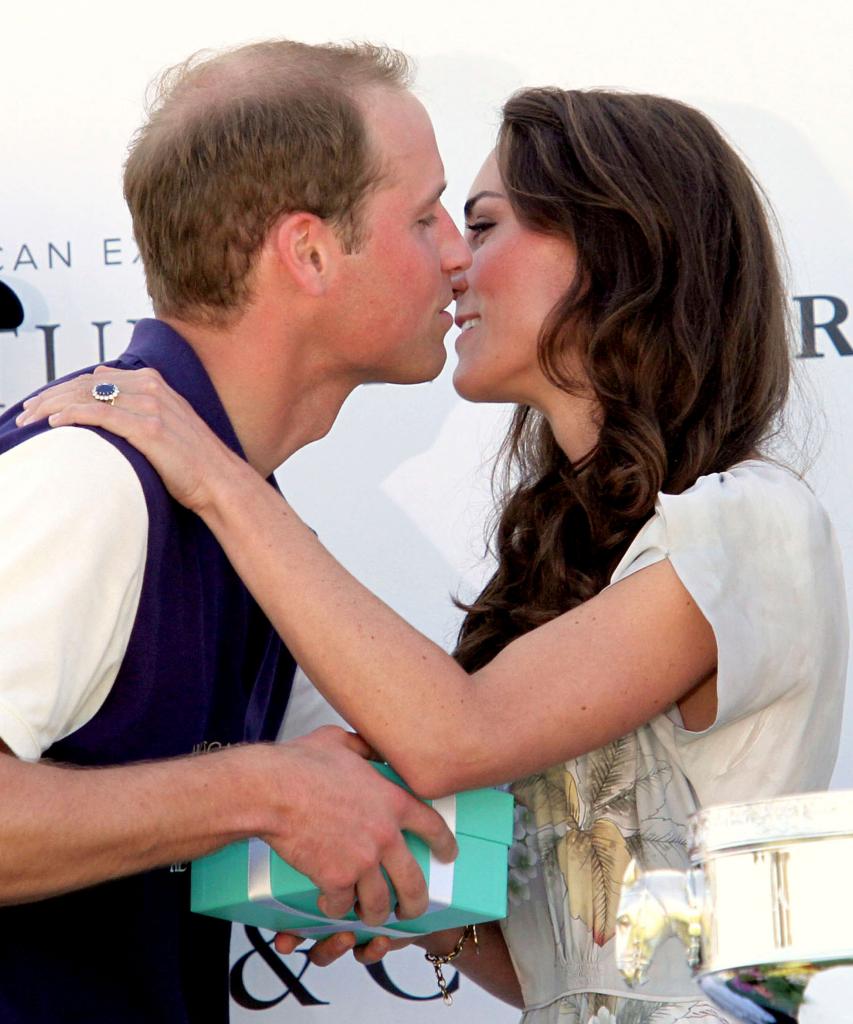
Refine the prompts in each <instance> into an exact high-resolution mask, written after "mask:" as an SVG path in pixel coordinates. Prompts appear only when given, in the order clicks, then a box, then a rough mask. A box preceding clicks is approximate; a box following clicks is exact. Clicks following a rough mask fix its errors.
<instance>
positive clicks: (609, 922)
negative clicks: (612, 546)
mask: <svg viewBox="0 0 853 1024" xmlns="http://www.w3.org/2000/svg"><path fill="white" fill-rule="evenodd" d="M662 558H668V559H669V560H670V562H671V564H672V565H673V567H674V569H675V570H676V572H677V573H678V575H679V578H680V579H681V581H682V583H684V585H685V587H686V588H687V590H688V591H689V592H690V594H691V596H692V597H693V599H694V600H695V601H696V603H697V604H698V606H699V607H700V609H701V610H702V612H703V614H704V615H705V617H706V618H707V619H708V621H709V623H710V624H711V626H712V628H713V629H714V633H715V636H716V639H717V649H718V675H717V696H718V710H717V718H716V721H715V722H714V724H713V725H712V726H711V728H709V729H707V730H705V731H704V732H701V733H693V732H689V731H687V730H685V729H684V728H683V727H682V724H681V719H680V716H679V715H678V712H677V709H671V710H670V711H669V712H668V713H667V714H662V715H659V716H658V717H657V718H655V719H653V720H652V721H651V722H648V723H647V724H646V725H644V726H642V727H640V728H639V729H638V730H637V731H636V732H633V733H630V734H629V735H627V736H625V737H623V738H622V739H619V740H617V741H615V742H613V743H610V744H608V745H607V746H605V747H602V748H601V749H599V750H594V751H591V752H590V753H588V754H584V755H583V756H581V757H578V758H575V759H574V760H571V761H567V762H565V763H564V764H560V765H556V766H554V767H552V768H550V769H548V770H547V771H545V772H542V773H539V774H536V775H533V776H530V777H529V778H525V779H521V780H519V781H517V782H516V783H515V784H514V785H513V786H512V787H511V789H512V792H513V793H514V795H515V797H516V800H517V806H516V826H515V842H514V844H513V846H512V848H511V850H510V909H509V916H508V918H507V920H506V921H505V922H504V934H505V937H506V940H507V945H508V946H509V950H510V954H511V956H512V958H513V962H514V964H515V966H516V970H517V972H518V975H519V980H520V982H521V986H522V991H523V994H524V1000H525V1012H524V1017H523V1021H524V1024H675V1022H679V1021H685V1022H686V1021H706V1022H710V1024H720V1022H725V1021H728V1020H729V1019H730V1018H728V1017H727V1016H726V1015H725V1014H724V1013H723V1012H722V1011H721V1010H719V1009H718V1008H716V1007H715V1006H714V1005H712V1004H711V1003H709V1002H708V1001H707V1000H705V999H704V998H703V995H702V992H701V990H700V989H699V988H698V986H697V985H696V983H695V982H694V981H693V979H692V977H691V974H690V971H689V969H688V967H687V963H686V958H685V954H684V950H683V948H682V946H681V945H680V943H679V941H678V940H677V939H676V938H671V939H668V940H667V941H665V942H664V943H663V944H662V945H661V946H660V947H659V949H658V951H657V953H656V956H655V959H654V962H653V965H652V968H651V971H650V974H649V981H648V983H647V984H646V985H645V986H643V987H642V988H639V989H637V990H631V989H629V988H628V986H627V985H626V984H625V982H624V981H623V979H622V977H621V975H620V974H619V972H618V970H617V968H616V964H615V955H614V934H615V918H616V908H617V905H618V900H619V892H620V886H621V880H622V876H623V874H624V871H625V868H626V866H627V864H628V861H629V860H630V859H631V858H635V859H636V860H637V861H638V862H639V863H640V865H641V866H642V867H644V868H646V869H654V868H676V869H683V868H685V867H686V866H687V849H686V827H687V821H688V818H689V816H690V815H691V814H692V813H694V811H695V810H697V808H698V807H699V806H706V805H708V804H713V803H724V802H730V801H740V800H751V799H766V798H769V797H772V796H777V795H779V794H780V793H786V792H796V791H798V790H799V791H806V790H813V789H821V788H825V787H826V785H827V784H828V782H829V778H830V775H831V771H832V767H833V764H834V760H835V754H836V751H837V745H838V738H839V729H840V718H841V714H840V713H841V706H842V700H843V693H844V684H845V676H846V658H847V653H846V652H847V619H846V605H845V591H844V582H843V578H842V576H841V570H840V557H839V554H838V550H837V545H836V544H835V540H834V536H833V533H832V530H831V527H830V526H829V523H828V521H827V518H826V515H825V513H824V512H823V509H822V508H821V506H820V505H819V503H818V502H817V501H816V499H815V498H814V496H813V495H812V494H811V492H810V491H809V490H808V488H806V487H805V485H804V484H803V483H802V482H801V481H799V480H798V479H797V478H796V477H794V476H793V475H792V474H791V473H789V472H788V471H786V470H784V469H781V468H780V467H777V466H773V465H768V464H765V463H762V462H757V461H756V462H748V463H743V464H741V465H740V466H737V467H735V468H734V469H732V470H731V471H729V472H727V473H722V474H714V475H713V476H709V477H702V478H700V479H699V480H698V481H697V483H696V484H695V485H694V486H693V487H692V488H691V489H690V490H688V491H686V492H684V494H682V495H678V496H671V495H663V494H662V495H660V496H659V501H658V505H657V509H656V512H655V515H654V516H653V517H652V519H651V520H650V521H649V522H648V523H647V524H646V525H645V526H644V527H643V529H642V530H641V531H640V533H639V534H638V536H637V538H636V539H635V541H634V542H633V544H632V545H631V547H630V548H629V550H628V552H627V553H626V555H625V558H624V559H623V560H622V562H621V563H620V565H619V567H618V568H617V570H616V572H615V573H614V575H613V579H612V581H611V582H612V583H615V582H617V581H618V580H620V579H623V578H624V577H625V576H627V575H629V574H630V573H631V572H634V571H637V570H638V569H641V568H644V567H645V566H647V565H651V564H653V563H654V562H655V561H659V560H660V559H662Z"/></svg>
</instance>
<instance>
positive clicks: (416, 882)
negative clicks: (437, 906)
mask: <svg viewBox="0 0 853 1024" xmlns="http://www.w3.org/2000/svg"><path fill="white" fill-rule="evenodd" d="M382 866H383V867H384V868H385V870H386V871H387V872H388V877H389V878H390V879H391V884H392V885H393V886H394V892H395V893H396V894H397V917H399V918H401V919H410V918H413V917H420V916H421V914H424V913H426V909H427V907H428V906H429V892H428V891H427V885H426V882H425V880H424V875H423V871H421V868H420V865H419V864H418V862H417V861H416V860H415V858H414V857H413V856H412V853H411V851H410V850H409V848H408V846H406V843H405V840H404V839H403V837H402V835H401V836H400V841H399V842H398V843H396V844H395V845H394V846H393V847H392V848H391V849H390V850H389V851H388V852H386V854H385V857H384V858H383V861H382Z"/></svg>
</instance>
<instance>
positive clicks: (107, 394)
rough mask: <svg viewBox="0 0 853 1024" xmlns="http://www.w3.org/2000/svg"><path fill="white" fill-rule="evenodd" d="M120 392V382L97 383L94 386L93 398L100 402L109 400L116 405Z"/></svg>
mask: <svg viewBox="0 0 853 1024" xmlns="http://www.w3.org/2000/svg"><path fill="white" fill-rule="evenodd" d="M120 394H121V392H120V391H119V389H118V384H106V383H104V384H96V385H95V386H94V387H93V388H92V398H94V399H95V400H96V401H98V402H109V403H110V405H115V401H116V399H117V398H118V396H119V395H120Z"/></svg>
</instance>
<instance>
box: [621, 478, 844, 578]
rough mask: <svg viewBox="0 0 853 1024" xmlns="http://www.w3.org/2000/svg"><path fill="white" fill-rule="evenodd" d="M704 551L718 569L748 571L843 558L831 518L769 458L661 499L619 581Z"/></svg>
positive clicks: (630, 550) (796, 480) (800, 484)
mask: <svg viewBox="0 0 853 1024" xmlns="http://www.w3.org/2000/svg"><path fill="white" fill-rule="evenodd" d="M698 550H701V551H703V552H705V555H706V556H707V557H708V558H710V559H711V560H713V561H715V562H719V561H727V560H730V561H732V563H733V565H734V566H737V565H739V564H741V565H742V566H743V567H747V566H749V565H750V564H751V563H752V562H753V561H754V560H755V558H756V555H758V554H759V553H760V556H761V558H762V560H766V559H767V558H768V557H769V558H771V559H772V560H773V561H777V560H794V561H799V562H801V564H803V565H805V564H806V563H808V562H810V563H811V564H812V565H814V563H815V561H817V563H820V562H821V561H822V560H823V559H830V560H834V559H835V557H836V544H835V539H834V534H833V530H832V526H831V524H830V521H829V517H828V515H827V513H826V511H825V509H824V508H823V506H822V505H821V503H820V501H819V500H818V499H817V497H816V496H815V494H814V492H813V491H812V490H811V488H810V487H809V486H808V484H807V483H806V482H805V481H804V480H803V479H802V478H801V477H799V476H798V475H797V474H796V473H794V472H793V471H792V470H790V469H787V468H786V467H784V466H782V465H779V464H777V463H774V462H770V461H767V460H762V459H751V460H749V461H746V462H741V463H738V464H737V465H735V466H732V467H731V468H730V469H727V470H724V471H722V472H718V473H709V474H707V475H706V476H701V477H699V478H698V479H697V480H696V482H695V483H694V484H692V485H691V486H690V487H688V488H687V489H686V490H684V491H682V492H681V493H680V494H668V493H666V492H661V493H660V494H659V495H658V498H657V503H656V506H655V511H654V514H653V515H652V516H651V518H650V519H649V520H648V521H647V522H646V523H645V524H644V525H643V527H642V528H641V529H640V530H639V532H638V533H637V535H636V537H635V538H634V541H633V542H632V544H631V545H630V547H629V548H628V551H627V552H626V554H625V557H624V558H623V559H622V562H621V563H620V565H619V567H618V568H617V571H616V572H615V573H614V576H613V580H614V581H615V580H616V579H620V578H622V577H623V576H625V575H629V574H630V573H631V572H634V571H636V570H637V569H639V568H643V567H644V566H645V565H648V564H651V562H652V561H654V560H656V559H657V558H661V557H669V558H677V557H678V555H679V554H685V553H687V552H691V551H693V552H696V551H698Z"/></svg>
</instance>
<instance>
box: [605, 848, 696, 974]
mask: <svg viewBox="0 0 853 1024" xmlns="http://www.w3.org/2000/svg"><path fill="white" fill-rule="evenodd" d="M703 903H704V878H703V875H702V872H701V871H699V870H698V869H691V870H689V871H665V870H664V871H644V870H643V869H642V868H641V867H640V866H639V864H637V862H636V861H635V860H632V861H631V862H630V863H629V864H628V867H627V869H626V871H625V876H624V878H623V880H622V895H621V898H620V900H619V908H618V910H617V912H616V965H617V967H618V968H619V970H620V971H621V973H622V976H623V977H624V978H625V981H626V982H627V983H628V984H629V985H630V986H631V987H632V988H635V987H636V986H638V985H642V984H644V983H645V982H646V981H647V980H648V973H649V968H650V967H651V963H652V960H653V959H654V955H655V950H656V949H657V948H658V946H659V945H660V944H661V942H663V940H664V939H666V938H668V937H669V936H670V935H677V936H678V938H679V939H680V940H681V943H682V945H683V946H684V950H685V955H686V958H687V962H688V963H689V965H690V967H691V968H695V967H697V966H698V964H699V962H700V960H701V956H702V905H703Z"/></svg>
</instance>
